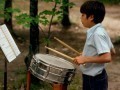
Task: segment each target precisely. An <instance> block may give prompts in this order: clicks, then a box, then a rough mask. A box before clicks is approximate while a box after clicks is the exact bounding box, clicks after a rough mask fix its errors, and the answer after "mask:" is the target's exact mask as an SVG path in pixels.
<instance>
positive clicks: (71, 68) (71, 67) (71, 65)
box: [33, 53, 75, 70]
mask: <svg viewBox="0 0 120 90" xmlns="http://www.w3.org/2000/svg"><path fill="white" fill-rule="evenodd" d="M36 55H47V56H50V57H55V58H58V59H61V60H63V61H65V62H66V63H67V64H69V66H70V68H65V67H60V66H59V65H57V66H56V65H54V64H51V63H48V62H46V61H44V60H43V58H40V59H41V61H40V62H42V63H45V64H49V65H50V66H54V67H58V68H62V69H67V70H68V69H69V70H73V69H75V66H74V65H73V64H72V63H71V62H70V61H67V60H65V59H63V58H60V57H58V56H54V55H51V54H41V53H37V54H35V55H34V56H33V58H34V59H35V60H37V58H36Z"/></svg>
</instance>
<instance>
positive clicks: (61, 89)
mask: <svg viewBox="0 0 120 90" xmlns="http://www.w3.org/2000/svg"><path fill="white" fill-rule="evenodd" d="M53 90H67V85H66V84H59V83H57V84H56V83H54V84H53Z"/></svg>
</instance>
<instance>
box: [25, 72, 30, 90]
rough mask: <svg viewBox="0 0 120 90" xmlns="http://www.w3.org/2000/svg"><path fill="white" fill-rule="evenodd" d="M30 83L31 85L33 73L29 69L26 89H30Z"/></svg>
mask: <svg viewBox="0 0 120 90" xmlns="http://www.w3.org/2000/svg"><path fill="white" fill-rule="evenodd" d="M30 85H31V73H30V71H27V85H26V90H30Z"/></svg>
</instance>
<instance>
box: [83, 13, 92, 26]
mask: <svg viewBox="0 0 120 90" xmlns="http://www.w3.org/2000/svg"><path fill="white" fill-rule="evenodd" d="M93 19H94V17H93V15H90V16H89V17H88V18H87V15H86V14H84V13H81V22H82V24H83V26H84V27H86V28H90V27H91V24H92V23H93Z"/></svg>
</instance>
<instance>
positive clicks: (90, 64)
mask: <svg viewBox="0 0 120 90" xmlns="http://www.w3.org/2000/svg"><path fill="white" fill-rule="evenodd" d="M80 12H81V14H82V15H81V22H82V24H83V26H85V27H87V28H89V29H88V30H87V38H86V43H85V46H84V49H83V53H82V56H77V57H75V59H74V62H75V63H76V64H81V65H80V69H81V71H82V73H83V74H82V76H83V90H107V89H108V77H107V73H106V70H105V63H108V62H110V61H111V52H112V53H113V54H114V53H115V50H114V47H113V44H112V42H111V40H110V37H109V36H108V34H107V32H106V31H105V29H104V27H103V26H102V24H101V22H102V21H103V19H104V16H105V7H104V5H103V3H101V2H99V1H91V0H90V1H86V2H85V3H84V4H83V5H82V6H81V8H80ZM84 64H85V65H84Z"/></svg>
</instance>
